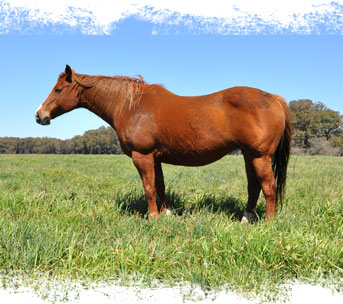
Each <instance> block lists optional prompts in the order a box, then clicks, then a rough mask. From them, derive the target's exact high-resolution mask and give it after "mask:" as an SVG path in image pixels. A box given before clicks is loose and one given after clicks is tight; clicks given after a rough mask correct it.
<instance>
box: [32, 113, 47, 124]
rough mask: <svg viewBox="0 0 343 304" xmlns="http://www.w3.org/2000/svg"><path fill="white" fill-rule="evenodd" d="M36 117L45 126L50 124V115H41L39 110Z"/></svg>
mask: <svg viewBox="0 0 343 304" xmlns="http://www.w3.org/2000/svg"><path fill="white" fill-rule="evenodd" d="M35 118H36V122H37V123H39V124H40V125H43V126H46V125H50V118H49V116H45V117H41V116H40V115H39V112H36V114H35Z"/></svg>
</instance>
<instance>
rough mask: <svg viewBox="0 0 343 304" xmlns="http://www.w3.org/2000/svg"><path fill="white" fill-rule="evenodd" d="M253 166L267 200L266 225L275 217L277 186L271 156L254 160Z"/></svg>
mask: <svg viewBox="0 0 343 304" xmlns="http://www.w3.org/2000/svg"><path fill="white" fill-rule="evenodd" d="M252 164H253V166H254V168H255V172H256V175H257V178H258V180H259V182H260V185H261V187H262V191H263V194H264V196H265V198H266V223H268V222H269V221H270V220H271V219H272V218H274V217H275V207H276V191H277V185H276V181H275V178H274V174H273V169H272V160H271V157H270V156H269V155H263V156H261V157H257V158H254V159H253V160H252Z"/></svg>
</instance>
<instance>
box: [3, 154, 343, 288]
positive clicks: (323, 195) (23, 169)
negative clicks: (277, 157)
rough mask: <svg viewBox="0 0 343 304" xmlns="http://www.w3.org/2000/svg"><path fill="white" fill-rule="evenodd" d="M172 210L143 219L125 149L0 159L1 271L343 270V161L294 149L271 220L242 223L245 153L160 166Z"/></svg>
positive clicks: (239, 278) (147, 277)
mask: <svg viewBox="0 0 343 304" xmlns="http://www.w3.org/2000/svg"><path fill="white" fill-rule="evenodd" d="M163 168H164V173H165V181H166V185H167V193H168V197H169V200H170V201H171V203H172V204H173V206H174V210H175V215H174V216H172V217H166V216H161V217H159V218H158V219H156V220H148V219H147V217H146V216H145V215H144V214H145V213H146V211H147V207H146V201H145V197H144V194H143V188H142V186H141V181H140V178H139V175H138V173H137V172H136V169H135V168H134V166H133V165H132V163H131V160H130V159H129V158H127V157H125V156H79V155H70V156H54V155H51V156H45V155H1V156H0V269H1V270H2V271H4V272H3V273H11V274H16V275H25V276H35V275H37V274H39V273H44V274H49V276H52V277H57V278H61V279H64V278H74V279H77V280H88V279H91V280H95V281H101V280H118V279H120V280H121V282H125V281H126V282H130V281H132V280H138V279H139V280H142V282H145V283H147V284H149V282H156V281H161V282H168V283H170V284H173V283H178V282H185V281H186V282H191V283H193V284H199V285H201V286H202V287H203V288H204V289H216V288H222V287H225V288H231V289H233V290H236V291H239V292H242V293H244V294H249V293H261V292H264V291H265V290H270V289H277V288H278V287H279V286H281V285H282V284H284V283H287V282H290V281H294V280H297V281H301V282H329V283H331V284H335V283H336V287H337V288H340V287H341V286H340V285H339V282H341V280H342V278H343V186H342V185H343V159H342V158H338V157H299V156H294V157H292V159H291V162H290V165H289V171H288V172H289V173H288V181H287V193H286V202H285V204H284V207H283V209H282V210H279V211H278V214H277V220H276V221H274V222H273V223H272V224H271V225H268V226H266V225H265V222H264V211H265V206H264V198H263V197H261V198H260V201H259V203H258V208H257V212H258V215H259V217H260V218H261V220H260V221H259V222H256V223H254V224H252V225H241V224H240V223H239V219H240V217H241V215H242V213H243V210H244V206H245V202H246V200H247V191H246V186H247V185H246V177H245V170H244V161H243V159H242V157H240V156H229V157H225V158H224V159H222V160H220V161H219V162H217V163H214V164H212V165H209V166H206V167H199V168H186V167H175V166H169V165H165V166H164V167H163Z"/></svg>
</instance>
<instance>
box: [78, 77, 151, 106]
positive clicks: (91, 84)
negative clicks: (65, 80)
mask: <svg viewBox="0 0 343 304" xmlns="http://www.w3.org/2000/svg"><path fill="white" fill-rule="evenodd" d="M73 79H74V80H75V81H76V83H77V84H78V85H80V86H82V87H84V88H85V89H90V90H89V91H88V90H87V91H88V92H87V94H89V96H90V97H92V99H93V100H97V101H98V102H100V103H103V106H105V107H113V106H114V104H115V103H117V102H119V106H120V113H122V112H123V111H124V110H125V109H127V108H128V109H131V108H132V107H134V106H135V105H137V104H138V103H139V102H140V100H141V97H142V95H143V91H142V85H143V84H145V83H146V82H145V81H144V79H143V77H142V76H140V75H138V77H137V78H136V77H128V76H100V75H98V76H89V75H83V74H76V73H73Z"/></svg>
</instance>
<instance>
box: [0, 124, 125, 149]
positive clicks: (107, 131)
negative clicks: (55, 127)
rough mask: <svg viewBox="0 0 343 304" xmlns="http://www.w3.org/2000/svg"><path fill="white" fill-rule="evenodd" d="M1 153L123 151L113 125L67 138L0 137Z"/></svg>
mask: <svg viewBox="0 0 343 304" xmlns="http://www.w3.org/2000/svg"><path fill="white" fill-rule="evenodd" d="M0 153H16V154H36V153H37V154H121V153H122V151H121V148H120V143H119V140H118V137H117V134H116V133H115V132H114V130H113V129H112V128H111V127H107V128H105V127H100V128H99V129H96V130H89V131H86V132H85V133H84V134H83V135H82V136H80V135H78V136H74V137H73V138H71V139H66V140H62V139H57V138H48V137H43V138H41V137H26V138H18V137H0Z"/></svg>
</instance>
